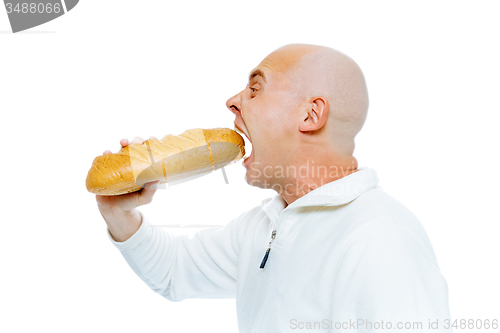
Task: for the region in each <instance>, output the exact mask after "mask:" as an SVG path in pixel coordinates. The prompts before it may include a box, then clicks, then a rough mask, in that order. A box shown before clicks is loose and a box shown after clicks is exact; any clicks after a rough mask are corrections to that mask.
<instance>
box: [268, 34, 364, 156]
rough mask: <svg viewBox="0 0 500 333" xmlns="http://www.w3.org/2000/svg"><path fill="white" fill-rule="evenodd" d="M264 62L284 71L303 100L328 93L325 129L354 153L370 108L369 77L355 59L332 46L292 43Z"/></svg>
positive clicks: (338, 145)
mask: <svg viewBox="0 0 500 333" xmlns="http://www.w3.org/2000/svg"><path fill="white" fill-rule="evenodd" d="M261 66H262V67H267V68H269V69H272V70H274V71H276V72H278V73H280V74H282V75H283V77H284V80H285V81H287V82H288V89H290V90H291V91H293V94H294V95H295V96H297V97H298V98H300V99H302V100H307V99H311V98H314V97H324V98H325V99H326V100H327V102H328V104H329V105H328V106H329V107H328V119H327V121H326V123H325V126H326V128H325V131H324V132H328V137H329V139H330V140H331V143H332V144H333V145H335V147H336V148H337V150H339V153H342V154H346V155H352V153H353V150H354V138H355V136H356V135H357V134H358V133H359V131H360V130H361V128H362V127H363V124H364V122H365V119H366V115H367V111H368V91H367V88H366V82H365V78H364V75H363V73H362V71H361V69H360V68H359V66H358V65H357V64H356V63H355V62H354V60H352V59H351V58H350V57H348V56H347V55H345V54H344V53H342V52H340V51H337V50H334V49H332V48H328V47H324V46H318V45H308V44H290V45H286V46H283V47H281V48H279V49H277V50H276V51H274V52H273V53H271V54H270V55H269V56H268V57H266V58H265V59H264V60H263V61H262V62H261V63H260V65H259V66H258V67H261Z"/></svg>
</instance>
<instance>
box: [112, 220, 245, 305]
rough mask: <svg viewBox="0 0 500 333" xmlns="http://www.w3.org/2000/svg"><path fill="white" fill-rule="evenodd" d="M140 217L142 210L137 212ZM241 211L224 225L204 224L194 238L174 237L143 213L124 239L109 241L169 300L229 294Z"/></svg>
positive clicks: (233, 288)
mask: <svg viewBox="0 0 500 333" xmlns="http://www.w3.org/2000/svg"><path fill="white" fill-rule="evenodd" d="M140 215H142V213H140ZM243 216H245V214H242V215H241V216H240V217H238V218H236V219H234V220H232V221H231V222H230V223H228V224H227V225H226V226H225V227H219V228H207V229H204V230H201V231H199V232H198V233H196V234H195V235H194V236H193V237H189V236H187V235H181V236H177V235H173V234H170V233H168V232H166V231H165V230H163V229H161V228H158V227H155V226H154V225H152V224H150V222H149V221H148V220H147V219H146V218H144V217H143V219H142V224H141V225H140V227H139V229H138V230H137V232H136V233H134V234H133V235H132V236H131V237H130V238H129V239H127V240H126V241H124V242H116V241H115V240H114V239H113V238H112V237H111V234H109V238H110V240H111V241H112V242H113V244H114V245H115V246H116V247H117V248H118V249H119V250H120V252H121V254H122V255H123V257H124V258H125V260H126V261H127V263H128V264H129V266H130V267H131V268H132V270H133V271H134V272H135V273H136V274H137V275H138V276H139V277H140V278H141V279H142V280H143V281H144V282H145V283H146V284H147V285H148V286H149V287H150V288H151V289H152V290H153V291H155V292H156V293H158V294H160V295H162V296H163V297H165V298H167V299H168V300H171V301H180V300H183V299H186V298H232V297H235V295H236V277H237V276H236V275H237V264H238V255H239V250H240V241H241V239H242V238H243V237H244V232H245V229H246V228H245V226H244V225H242V221H243V220H246V219H242V217H243Z"/></svg>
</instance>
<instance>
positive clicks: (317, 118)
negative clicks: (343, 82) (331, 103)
mask: <svg viewBox="0 0 500 333" xmlns="http://www.w3.org/2000/svg"><path fill="white" fill-rule="evenodd" d="M327 118H328V101H327V100H326V99H325V98H323V97H315V98H313V99H312V100H311V102H310V103H309V104H308V106H307V108H306V109H305V115H303V116H302V118H301V119H300V124H299V131H301V132H312V131H317V130H319V129H321V128H322V127H323V126H324V125H325V123H326V119H327Z"/></svg>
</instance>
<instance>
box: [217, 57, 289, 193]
mask: <svg viewBox="0 0 500 333" xmlns="http://www.w3.org/2000/svg"><path fill="white" fill-rule="evenodd" d="M276 64H282V61H280V54H275V53H272V54H271V55H269V56H268V57H267V58H266V59H264V60H263V61H262V62H261V63H260V64H259V65H258V66H257V67H256V68H255V69H254V70H252V72H251V73H250V76H249V82H248V85H247V86H246V87H245V89H243V90H242V91H241V92H240V93H238V94H237V95H235V96H233V97H231V98H230V99H229V100H228V101H227V102H226V106H227V107H228V108H229V109H230V110H231V112H233V113H234V115H235V116H236V118H235V120H234V124H235V126H236V127H237V128H238V129H240V130H241V131H242V132H243V133H245V135H246V136H247V137H248V139H249V140H250V142H251V143H252V153H251V154H250V156H249V157H248V158H246V159H245V160H244V162H243V165H244V166H245V168H246V169H247V173H246V181H247V183H248V184H250V185H253V186H257V187H262V188H269V187H270V185H271V184H272V183H275V182H276V181H278V182H279V180H278V179H275V177H276V167H277V166H282V167H283V168H286V165H287V163H288V161H291V159H290V158H291V157H292V156H291V155H292V154H291V153H290V151H291V149H289V148H290V141H291V140H290V139H291V138H292V136H293V135H296V133H295V131H294V127H296V126H294V120H296V119H295V118H296V112H294V111H295V110H296V109H297V107H298V105H299V101H298V97H297V96H296V94H294V93H293V91H292V90H293V89H292V88H291V84H290V79H289V75H287V74H286V73H284V72H283V70H279V68H277V66H276Z"/></svg>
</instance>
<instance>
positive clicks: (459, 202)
mask: <svg viewBox="0 0 500 333" xmlns="http://www.w3.org/2000/svg"><path fill="white" fill-rule="evenodd" d="M496 3H497V2H496V1H477V2H472V1H469V2H458V1H448V2H445V1H418V2H417V1H413V2H410V1H392V2H389V1H349V2H348V1H343V2H337V1H310V0H309V1H300V2H298V1H267V2H262V1H227V2H217V1H198V2H196V1H189V2H188V1H184V2H183V1H175V2H174V1H124V0H121V1H118V0H108V1H85V0H82V1H81V2H80V3H79V4H78V5H77V6H76V7H75V8H74V9H73V10H72V11H70V12H69V13H68V14H66V15H64V16H62V17H60V18H58V19H56V20H54V21H52V22H49V23H47V24H44V25H42V26H39V27H35V28H33V29H31V30H28V31H26V32H23V33H18V34H12V33H11V32H9V30H10V25H9V21H8V18H7V14H6V13H5V11H4V10H3V8H1V7H0V30H1V33H0V60H1V61H0V66H1V71H0V111H1V117H2V118H1V131H0V135H1V144H2V155H1V156H2V157H1V164H0V168H1V174H2V184H3V191H2V194H1V195H2V200H1V201H0V202H1V207H2V210H1V214H2V215H1V221H2V225H1V231H0V253H1V273H0V306H1V311H0V331H2V332H39V331H47V332H89V331H98V332H104V331H106V332H138V331H141V332H202V331H207V330H211V329H212V330H214V331H218V332H235V331H236V330H237V324H236V311H235V301H234V300H185V301H182V302H176V303H174V302H169V301H167V300H165V299H163V298H162V297H161V296H159V295H157V294H155V293H154V292H153V291H151V290H150V289H149V288H148V287H147V286H146V285H145V284H144V283H143V282H142V281H141V280H140V279H139V278H138V277H137V276H136V275H135V274H134V273H133V272H132V270H131V269H130V268H129V267H128V265H127V264H126V262H125V261H124V260H123V258H122V257H121V255H120V253H119V251H118V250H117V249H116V248H114V246H113V245H112V244H111V242H110V241H109V239H108V238H107V235H106V226H105V223H104V221H103V220H102V217H101V216H100V214H99V212H98V210H97V207H96V203H95V196H94V195H92V194H89V193H88V192H87V191H86V188H85V178H86V174H87V171H88V169H89V168H90V165H91V163H92V160H93V159H94V157H96V156H97V155H99V154H101V153H102V152H103V151H104V150H106V149H110V150H112V151H113V152H116V151H117V150H118V149H119V147H120V146H119V140H120V139H121V138H123V137H128V138H130V139H132V138H133V137H134V136H142V137H145V138H147V137H149V136H151V135H154V136H157V137H162V136H164V135H166V134H169V133H171V134H180V133H181V132H183V131H184V130H186V129H190V128H197V127H202V128H212V127H231V128H232V123H233V119H234V116H233V114H232V113H230V112H229V111H228V110H227V109H226V108H225V101H226V100H227V99H228V98H229V97H230V96H232V95H233V94H235V93H237V92H239V91H240V90H241V89H243V88H244V86H245V84H246V80H247V76H248V73H249V71H250V70H251V69H252V68H253V67H255V66H256V65H257V64H258V63H259V62H260V61H261V60H262V58H264V57H265V56H266V55H267V54H268V53H270V52H272V51H273V50H275V49H276V48H278V47H280V46H282V45H285V44H288V43H310V44H320V45H326V46H330V47H333V48H336V49H338V50H341V51H342V52H344V53H346V54H348V55H350V56H351V57H352V58H353V59H355V60H356V62H357V63H358V64H359V65H360V66H361V68H362V69H363V71H364V73H365V76H366V80H367V84H368V89H369V93H370V102H371V103H370V111H369V114H368V120H367V122H366V124H365V127H364V129H363V130H362V132H361V133H360V135H359V136H358V138H357V141H356V151H355V156H356V157H357V158H358V161H359V162H360V165H361V166H369V167H372V168H374V169H375V170H376V171H377V173H378V175H379V178H380V185H381V186H382V187H383V188H384V189H385V190H386V191H387V192H388V193H389V194H390V195H392V196H394V197H395V198H397V199H398V200H400V201H401V202H402V203H403V204H405V205H406V206H407V207H409V208H410V210H412V211H413V212H414V213H415V214H416V215H417V216H418V217H419V218H420V220H421V222H422V224H423V225H424V227H425V228H426V230H427V232H428V234H429V237H430V239H431V241H432V243H433V246H434V250H435V252H436V255H437V257H438V262H439V265H440V268H441V271H442V274H443V275H444V276H445V278H446V280H447V282H448V287H449V294H450V309H451V314H452V318H453V319H455V318H456V319H470V318H472V319H490V320H491V319H500V304H499V299H500V292H499V284H498V281H500V272H499V265H498V263H499V249H500V246H499V242H498V239H499V231H500V228H499V223H500V218H499V213H498V201H499V199H500V195H499V185H500V177H499V171H498V169H499V158H498V151H499V149H498V146H499V142H500V136H499V134H498V126H499V116H498V115H499V112H500V107H499V103H498V95H499V91H500V83H499V82H500V80H499V77H500V65H499V59H500V50H499V40H500V38H499V37H500V36H499V35H500V20H499V17H500V10H499V8H498V6H497V5H496ZM226 171H227V174H228V177H229V182H230V184H229V185H226V184H225V183H224V181H223V176H222V174H221V172H220V171H219V172H216V173H213V174H211V175H209V176H207V177H204V178H201V179H198V180H195V181H192V182H190V183H186V184H181V185H177V186H174V187H171V188H169V189H168V190H161V191H159V192H158V194H157V195H156V196H155V200H154V201H153V203H152V204H151V205H149V206H147V207H143V208H142V211H143V212H144V213H145V214H146V215H147V216H148V218H149V219H150V220H151V221H152V222H153V223H155V224H183V225H186V224H189V223H197V224H202V223H205V224H221V225H224V224H226V223H227V222H229V221H230V220H231V219H232V218H234V217H236V216H238V215H239V214H241V213H242V212H243V211H245V210H247V209H249V208H251V207H254V206H255V205H258V204H260V202H261V200H262V199H264V198H266V197H270V196H272V195H274V193H273V192H272V191H271V190H260V189H257V188H252V187H250V186H248V185H246V183H245V182H244V178H243V175H244V168H243V167H242V166H241V163H237V164H235V165H232V166H228V167H227V168H226ZM165 230H168V231H169V232H173V233H178V234H180V233H193V232H195V231H196V229H193V228H179V229H173V228H170V229H165Z"/></svg>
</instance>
